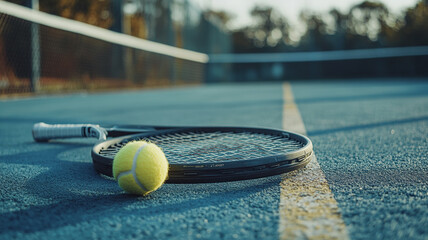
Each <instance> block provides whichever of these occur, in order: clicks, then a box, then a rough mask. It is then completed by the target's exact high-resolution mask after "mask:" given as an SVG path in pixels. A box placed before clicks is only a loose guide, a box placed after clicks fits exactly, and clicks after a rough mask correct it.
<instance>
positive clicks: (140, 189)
mask: <svg viewBox="0 0 428 240" xmlns="http://www.w3.org/2000/svg"><path fill="white" fill-rule="evenodd" d="M113 176H114V178H115V179H116V180H117V181H118V183H119V186H120V187H121V188H122V189H123V190H125V191H126V192H128V193H132V194H138V195H147V194H149V193H150V192H153V191H155V190H156V189H158V188H159V187H160V186H162V184H163V183H164V182H165V180H166V178H167V176H168V161H167V159H166V157H165V154H164V153H163V151H162V150H161V149H160V148H159V147H158V146H156V145H155V144H153V143H148V142H145V141H135V142H130V143H128V144H126V145H125V146H124V147H123V148H122V149H120V151H119V152H118V153H117V154H116V156H115V158H114V160H113Z"/></svg>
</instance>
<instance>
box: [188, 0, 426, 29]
mask: <svg viewBox="0 0 428 240" xmlns="http://www.w3.org/2000/svg"><path fill="white" fill-rule="evenodd" d="M375 1H376V0H375ZM378 1H380V2H382V3H384V4H385V5H386V6H387V7H388V9H389V10H390V11H391V12H393V13H400V12H402V11H404V10H405V9H406V8H408V7H412V6H414V5H415V4H416V3H417V2H418V0H378ZM192 2H194V3H195V4H197V5H199V6H200V7H201V8H203V9H207V8H210V9H214V10H225V11H227V12H229V13H232V14H233V15H235V18H234V19H233V20H232V22H231V24H230V26H229V27H231V28H240V27H243V26H248V25H250V24H251V22H252V19H251V16H250V14H249V12H250V10H251V9H252V8H253V7H254V6H255V5H261V6H274V7H275V9H277V10H278V11H280V12H281V13H282V14H283V15H284V16H285V17H286V18H287V20H288V21H289V23H290V24H292V25H297V24H298V22H299V21H298V20H299V14H300V12H301V11H302V10H309V11H311V12H317V13H323V12H328V11H329V10H330V9H332V8H336V9H338V10H339V11H341V12H343V13H345V12H347V11H348V10H349V9H350V8H351V7H352V6H353V5H355V4H358V3H361V2H362V0H204V1H201V0H199V1H197V0H195V1H192Z"/></svg>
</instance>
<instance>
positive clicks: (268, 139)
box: [92, 127, 312, 183]
mask: <svg viewBox="0 0 428 240" xmlns="http://www.w3.org/2000/svg"><path fill="white" fill-rule="evenodd" d="M139 140H145V141H149V142H153V143H155V144H157V145H158V146H159V147H161V148H162V149H163V150H164V152H165V155H166V157H167V159H168V161H169V163H170V169H169V174H168V179H167V181H166V182H167V183H208V182H224V181H237V180H245V179H253V178H260V177H267V176H272V175H278V174H282V173H285V172H289V171H293V170H296V169H299V168H302V167H304V166H306V165H307V164H308V163H309V162H310V160H311V158H312V142H311V141H310V139H309V138H307V137H305V136H303V135H300V134H296V133H291V132H286V131H282V130H275V129H264V128H237V127H184V128H173V129H165V130H159V131H152V132H145V133H139V134H134V135H128V136H122V137H117V138H113V139H110V140H107V141H104V142H101V143H99V144H96V145H95V146H94V147H93V149H92V160H93V163H94V168H95V170H96V171H97V172H99V173H100V174H103V175H107V176H110V177H111V176H112V164H113V159H114V156H115V154H116V153H117V152H118V151H119V150H120V148H121V147H123V146H124V145H125V144H126V143H128V142H131V141H139Z"/></svg>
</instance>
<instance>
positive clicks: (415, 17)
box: [219, 0, 428, 53]
mask: <svg viewBox="0 0 428 240" xmlns="http://www.w3.org/2000/svg"><path fill="white" fill-rule="evenodd" d="M219 15H227V13H225V12H220V13H219ZM251 16H252V17H253V18H255V19H256V24H254V25H252V26H246V27H244V28H241V29H238V30H235V31H233V32H232V35H233V42H234V44H233V45H234V51H235V52H237V53H243V52H284V51H287V52H290V51H326V50H343V49H359V48H376V47H399V46H417V45H427V44H428V0H423V1H420V2H418V3H417V4H416V5H415V6H414V7H412V8H409V9H407V10H406V11H405V12H404V13H403V14H402V15H397V14H393V13H391V12H390V11H389V10H388V8H387V6H385V5H384V4H383V3H381V2H377V1H376V2H375V1H363V2H361V3H360V4H357V5H355V6H352V7H351V8H350V10H349V12H347V13H341V12H340V11H339V10H337V9H332V10H330V11H329V12H328V13H325V14H321V13H307V12H302V13H301V14H300V19H301V21H303V23H304V25H306V32H305V33H304V34H303V35H302V36H301V37H300V38H299V39H297V40H296V39H293V37H292V31H293V29H292V28H291V26H290V24H289V23H288V22H287V19H286V18H285V17H284V16H282V15H281V14H280V13H279V12H278V11H277V10H275V8H274V7H270V6H269V7H261V6H256V7H254V8H253V9H252V10H251ZM223 19H226V20H227V21H228V20H229V19H230V17H229V18H223ZM227 21H226V23H227Z"/></svg>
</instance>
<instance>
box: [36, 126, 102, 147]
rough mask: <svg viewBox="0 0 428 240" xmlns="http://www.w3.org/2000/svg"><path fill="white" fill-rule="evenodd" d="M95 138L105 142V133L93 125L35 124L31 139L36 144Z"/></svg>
mask: <svg viewBox="0 0 428 240" xmlns="http://www.w3.org/2000/svg"><path fill="white" fill-rule="evenodd" d="M76 137H86V138H91V137H95V138H98V139H99V140H106V138H107V131H106V130H105V129H104V128H102V127H100V126H99V125H93V124H52V125H51V124H46V123H43V122H40V123H36V124H34V126H33V138H34V140H35V141H36V142H46V141H49V140H51V139H58V138H76Z"/></svg>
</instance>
